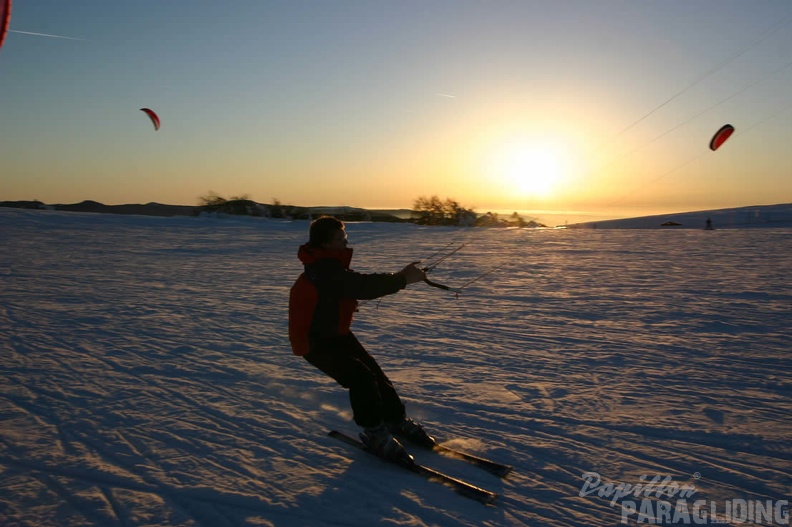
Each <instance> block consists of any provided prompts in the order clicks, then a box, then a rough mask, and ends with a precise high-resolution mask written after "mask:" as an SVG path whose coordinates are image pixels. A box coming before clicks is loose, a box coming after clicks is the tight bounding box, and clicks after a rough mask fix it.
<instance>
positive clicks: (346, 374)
mask: <svg viewBox="0 0 792 527" xmlns="http://www.w3.org/2000/svg"><path fill="white" fill-rule="evenodd" d="M356 342H357V340H356V339H354V338H352V339H350V338H347V337H340V338H335V339H328V340H325V341H322V342H319V343H317V345H316V346H315V348H314V350H313V351H311V353H309V354H308V355H305V360H307V361H308V362H309V363H311V364H312V365H314V366H315V367H317V368H318V369H319V370H321V371H322V372H324V373H325V374H327V375H328V376H330V377H331V378H333V379H334V380H335V381H336V382H337V383H338V384H340V385H341V386H343V387H344V388H346V389H348V390H349V401H350V403H351V405H352V412H353V415H354V420H355V422H356V423H357V424H358V425H360V426H362V427H364V428H370V427H374V426H377V425H378V424H381V423H382V422H383V421H384V420H385V415H384V406H383V398H382V395H381V391H380V387H379V376H378V374H377V372H376V371H372V370H371V369H370V368H369V366H368V365H367V364H366V363H365V362H364V361H361V360H360V358H359V351H358V349H357V348H358V346H359V343H358V344H357V345H356V344H355V343H356Z"/></svg>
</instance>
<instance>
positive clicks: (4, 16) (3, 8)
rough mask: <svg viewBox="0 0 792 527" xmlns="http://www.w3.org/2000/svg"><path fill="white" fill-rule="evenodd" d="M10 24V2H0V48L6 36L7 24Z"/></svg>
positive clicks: (2, 0)
mask: <svg viewBox="0 0 792 527" xmlns="http://www.w3.org/2000/svg"><path fill="white" fill-rule="evenodd" d="M10 22H11V0H0V48H2V47H3V41H4V40H5V38H6V35H7V34H8V24H9V23H10Z"/></svg>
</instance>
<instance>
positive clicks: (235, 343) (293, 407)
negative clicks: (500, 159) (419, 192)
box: [0, 209, 792, 527]
mask: <svg viewBox="0 0 792 527" xmlns="http://www.w3.org/2000/svg"><path fill="white" fill-rule="evenodd" d="M307 227H308V223H307V222H276V221H266V220H253V219H220V220H218V219H206V218H153V217H137V216H115V215H94V214H80V213H61V212H48V211H23V210H15V209H0V246H1V247H2V248H3V251H2V254H0V356H1V357H2V363H1V364H0V371H1V372H2V375H1V376H0V525H2V526H6V527H8V526H14V527H16V526H46V525H63V526H66V525H68V526H72V525H102V526H105V525H106V526H116V525H119V526H237V525H265V526H268V525H272V526H287V527H291V526H337V525H346V526H361V527H362V526H371V525H398V526H430V525H438V526H444V527H445V526H463V525H465V526H467V525H469V526H473V525H475V526H479V525H486V526H514V525H546V526H559V527H560V526H576V525H579V526H605V525H618V524H619V522H620V519H621V515H620V514H621V507H620V506H619V505H618V503H616V504H612V503H611V499H612V498H610V497H608V496H600V495H598V493H597V492H593V493H589V494H584V495H581V494H583V493H582V488H583V485H584V483H585V481H584V478H583V474H584V473H587V472H596V473H598V474H600V475H601V478H602V480H603V482H613V484H614V485H615V484H618V483H628V484H638V483H640V481H641V480H640V478H641V476H647V477H649V478H651V477H653V476H655V475H663V476H664V477H665V476H667V477H670V478H672V480H673V481H674V482H675V483H676V484H678V485H680V486H681V485H692V486H694V487H695V489H696V491H697V493H696V495H695V498H696V499H704V500H711V501H717V502H725V501H727V500H735V499H742V500H784V499H789V496H790V489H792V476H790V474H791V473H792V419H790V417H792V397H791V396H792V375H790V373H791V370H792V367H790V348H791V347H792V346H790V344H792V338H790V337H792V332H791V331H790V328H789V320H790V314H792V313H791V312H790V311H791V310H790V307H791V306H792V286H791V285H790V279H789V271H790V269H792V230H790V229H749V230H716V231H710V232H707V231H704V230H670V231H669V230H653V231H645V230H644V231H636V230H517V229H496V230H488V229H472V230H465V229H454V228H443V227H419V226H415V225H404V224H396V225H393V224H375V223H352V224H349V225H348V232H349V237H350V241H351V242H352V243H353V244H354V245H355V249H356V254H355V258H354V259H353V266H354V268H355V269H356V270H359V271H362V272H377V271H396V270H398V269H400V268H401V267H402V266H403V265H405V264H406V263H409V262H410V261H413V260H417V259H420V258H426V257H427V256H429V255H430V254H432V253H434V252H435V251H437V250H439V249H442V248H443V247H446V246H447V244H449V243H462V242H467V243H469V245H468V246H466V247H465V248H464V249H463V250H461V251H460V252H458V253H457V254H455V255H454V256H453V257H451V258H449V260H447V261H446V262H445V263H444V264H442V265H441V266H440V267H438V269H437V270H436V271H435V272H434V273H433V275H432V277H433V279H434V280H436V281H440V282H445V283H448V284H451V285H457V286H458V285H461V284H464V283H466V282H468V281H469V280H471V279H473V278H475V277H476V276H478V275H480V274H481V273H484V272H486V271H488V270H490V269H492V268H495V267H499V269H498V270H497V271H495V272H493V273H492V274H490V275H488V276H487V277H486V278H483V279H481V280H479V281H477V282H474V283H473V284H471V285H470V286H469V287H468V288H466V289H465V290H464V291H463V294H462V295H460V297H459V298H458V299H457V298H454V295H451V294H448V293H445V292H442V291H440V290H437V289H433V288H429V287H427V286H425V285H424V284H416V285H412V286H410V287H409V288H408V290H406V291H403V292H401V293H399V294H397V295H393V296H388V297H385V298H384V299H382V300H381V301H379V302H377V301H371V302H368V303H366V304H364V305H363V306H362V307H361V309H360V312H359V313H358V315H357V318H356V322H355V328H356V334H357V335H358V337H359V338H360V339H361V341H362V342H363V343H364V344H365V345H366V346H367V347H368V349H369V350H370V351H371V352H372V354H374V355H375V356H376V357H377V358H378V360H379V361H380V363H381V365H382V367H383V368H384V369H385V371H386V372H387V373H388V374H389V375H390V377H391V378H392V380H393V381H394V382H395V383H396V385H397V388H398V389H399V391H400V393H401V394H402V396H403V398H404V400H405V401H406V403H407V405H408V412H409V413H410V414H411V415H412V416H413V417H415V418H417V419H419V420H421V421H423V422H424V423H425V425H426V426H427V428H428V429H429V430H430V431H431V432H434V433H435V434H436V435H437V436H438V437H439V438H440V439H441V440H442V441H444V442H447V444H449V445H450V446H455V447H457V448H460V449H465V450H467V451H469V452H471V453H474V454H478V455H482V456H485V457H488V458H491V459H494V460H498V461H502V462H505V463H509V464H512V465H514V467H515V469H514V473H513V474H512V475H510V476H509V477H508V478H506V479H503V480H501V479H499V478H496V477H495V476H492V475H490V474H487V473H486V472H483V471H481V470H480V469H477V468H476V467H472V466H470V465H468V464H466V463H464V462H462V461H460V460H456V459H450V458H446V457H442V456H440V455H438V454H433V453H427V452H421V451H415V455H416V458H417V459H418V460H419V461H421V462H425V463H426V464H428V465H430V466H433V467H435V468H438V469H440V470H443V471H446V472H448V473H450V474H452V475H455V476H457V477H460V478H464V479H467V480H469V481H471V482H473V483H475V484H477V485H480V486H482V487H485V488H487V489H490V490H493V491H496V492H498V493H500V494H501V498H500V500H499V502H498V504H497V505H495V506H489V507H488V506H484V505H481V504H479V503H476V502H474V501H471V500H468V499H466V498H464V497H462V496H459V495H457V494H455V493H454V492H453V491H452V490H450V489H448V488H446V487H444V486H442V485H439V484H437V483H435V482H430V481H426V480H423V479H422V478H420V477H417V476H415V475H412V474H409V473H405V472H404V471H402V470H401V469H399V468H397V467H391V466H388V465H386V464H385V463H383V462H381V461H380V460H378V459H376V458H373V457H370V456H368V455H366V454H365V453H362V452H360V451H355V450H352V449H350V448H348V447H346V446H345V445H343V444H341V443H339V442H337V441H335V440H333V439H332V438H329V437H327V436H326V431H327V430H329V429H330V428H340V429H343V430H346V431H349V432H355V431H356V428H355V426H354V424H353V423H352V422H351V415H350V411H349V408H348V402H347V397H346V393H345V392H344V390H343V389H341V388H340V387H339V386H337V385H336V384H335V383H334V382H333V381H332V380H330V379H327V378H325V377H324V376H322V374H320V373H319V372H318V371H316V370H314V369H313V368H312V367H311V366H310V365H309V364H307V363H306V362H305V361H304V360H303V359H301V358H298V357H295V356H293V355H292V354H291V351H290V348H289V344H288V339H287V332H286V329H287V317H286V310H287V301H288V292H289V287H290V286H291V284H292V282H293V280H294V279H295V278H296V277H297V275H298V274H299V273H300V272H301V266H300V264H299V262H298V260H297V258H296V250H297V246H298V245H299V244H300V243H302V242H304V241H305V239H306V237H307ZM413 450H415V449H413ZM653 499H655V498H653ZM631 521H632V523H633V524H634V523H635V518H634V517H633V518H631Z"/></svg>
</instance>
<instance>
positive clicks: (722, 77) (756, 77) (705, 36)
mask: <svg viewBox="0 0 792 527" xmlns="http://www.w3.org/2000/svg"><path fill="white" fill-rule="evenodd" d="M45 35H46V36H45ZM790 93H792V3H790V2H788V0H751V1H750V2H749V1H745V0H695V1H690V0H642V1H635V0H598V1H591V0H535V1H531V0H520V1H506V0H493V1H467V0H453V1H446V0H420V1H417V0H416V1H413V0H406V1H399V2H395V1H375V2H372V1H370V0H366V1H331V0H328V1H312V2H306V1H301V0H296V1H295V0H289V1H265V0H234V1H231V2H229V1H228V0H193V1H191V2H163V1H161V0H138V1H136V2H107V1H106V0H83V1H78V2H63V1H62V0H15V1H14V4H13V12H12V17H11V22H10V32H9V33H8V36H7V38H6V41H5V44H4V45H3V47H2V48H0V122H2V123H3V126H0V159H1V160H2V162H1V163H0V201H1V200H30V199H38V200H40V201H43V202H45V203H74V202H78V201H82V200H85V199H92V200H96V201H100V202H103V203H106V204H122V203H147V202H152V201H154V202H159V203H170V204H184V205H195V204H197V203H198V202H199V199H200V197H202V196H206V195H208V194H209V193H210V192H214V193H217V194H219V195H221V196H225V197H234V196H242V195H247V196H248V197H250V198H251V199H254V200H256V201H258V202H261V203H271V202H272V201H273V200H275V199H277V200H279V201H280V202H282V203H285V204H293V205H302V206H329V205H346V206H355V207H367V208H409V207H411V206H412V205H413V203H414V201H415V199H416V198H418V197H423V196H427V197H428V196H432V195H437V196H438V197H440V198H441V199H445V198H450V199H454V200H456V201H458V202H459V203H460V204H462V205H463V206H465V207H468V208H474V209H476V210H479V211H483V212H485V211H488V210H502V211H510V210H517V211H521V212H528V213H531V214H533V215H536V216H539V217H542V215H543V214H550V215H565V214H566V215H572V214H573V213H574V214H577V215H579V216H582V215H591V216H592V217H594V218H609V217H629V216H634V215H640V214H654V213H658V212H671V211H687V210H702V209H716V208H725V207H733V206H744V205H760V204H773V203H787V202H792V149H790V148H789V146H788V144H789V140H790V136H791V135H792V125H790V123H792V97H790V95H789V94H790ZM142 107H148V108H152V109H154V110H155V111H156V112H157V113H158V114H159V116H160V118H161V120H162V127H161V128H160V130H158V131H155V130H154V128H153V126H152V124H151V122H150V121H149V120H148V117H147V116H146V115H145V114H144V113H143V112H141V111H140V110H139V109H140V108H142ZM726 123H730V124H732V125H733V126H734V127H735V129H736V132H735V134H734V135H733V136H732V137H731V138H730V139H729V140H728V141H727V142H726V144H724V145H723V146H722V147H721V148H720V149H719V150H718V151H716V152H712V151H710V150H709V148H708V144H709V140H710V138H711V136H712V134H713V133H714V132H715V131H716V130H717V129H718V128H720V127H721V126H722V125H723V124H726Z"/></svg>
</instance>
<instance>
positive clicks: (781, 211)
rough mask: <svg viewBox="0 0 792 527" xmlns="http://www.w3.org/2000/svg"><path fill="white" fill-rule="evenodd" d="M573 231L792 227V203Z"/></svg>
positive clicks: (590, 224)
mask: <svg viewBox="0 0 792 527" xmlns="http://www.w3.org/2000/svg"><path fill="white" fill-rule="evenodd" d="M567 227H568V228H573V229H658V228H675V229H708V228H709V229H757V228H768V227H770V228H792V203H786V204H780V205H755V206H750V207H737V208H731V209H717V210H704V211H695V212H679V213H670V214H660V215H655V216H643V217H640V218H624V219H618V220H604V221H592V222H586V223H576V224H573V225H568V226H567Z"/></svg>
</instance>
